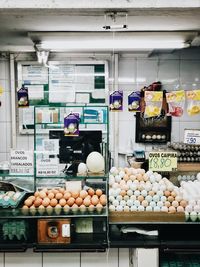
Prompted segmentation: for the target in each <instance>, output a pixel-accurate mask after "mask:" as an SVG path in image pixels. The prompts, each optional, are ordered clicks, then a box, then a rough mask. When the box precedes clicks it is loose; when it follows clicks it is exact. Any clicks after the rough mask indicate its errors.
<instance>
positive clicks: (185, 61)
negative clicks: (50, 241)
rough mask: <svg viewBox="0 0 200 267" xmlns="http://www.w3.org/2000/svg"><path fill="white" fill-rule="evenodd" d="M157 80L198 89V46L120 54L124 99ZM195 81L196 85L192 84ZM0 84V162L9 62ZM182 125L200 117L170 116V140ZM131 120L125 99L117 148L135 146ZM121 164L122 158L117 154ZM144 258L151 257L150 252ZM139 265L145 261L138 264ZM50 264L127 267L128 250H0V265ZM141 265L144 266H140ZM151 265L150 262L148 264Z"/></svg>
mask: <svg viewBox="0 0 200 267" xmlns="http://www.w3.org/2000/svg"><path fill="white" fill-rule="evenodd" d="M156 80H160V81H162V83H163V84H164V88H165V89H167V90H171V89H174V88H175V87H176V86H177V85H179V84H181V86H182V87H183V88H184V89H190V88H200V49H193V50H184V51H183V52H177V53H172V54H167V53H165V54H160V55H155V56H151V57H150V58H136V57H131V58H127V57H120V59H119V88H120V89H123V90H124V94H125V99H127V96H128V94H129V93H130V92H131V91H134V90H136V89H140V88H141V87H142V86H144V85H149V84H150V83H152V82H154V81H156ZM195 84H196V85H195ZM0 85H1V86H3V88H4V94H3V95H2V96H0V100H1V101H2V106H1V107H0V161H2V160H6V159H8V155H9V150H10V144H11V116H10V87H9V62H8V61H7V60H0ZM184 128H200V116H196V117H189V116H188V115H187V114H184V116H183V117H182V118H180V119H179V118H176V119H173V122H172V140H174V141H179V140H182V139H183V129H184ZM134 131H135V121H134V116H133V114H130V113H128V111H127V103H126V101H125V106H124V111H123V112H122V113H120V114H119V150H120V151H121V152H124V151H125V152H126V151H129V150H133V149H136V148H138V146H140V145H138V144H135V137H134V135H135V134H134ZM17 142H18V144H17V145H18V148H24V149H31V148H33V137H32V136H18V137H17ZM120 164H121V165H122V166H123V164H125V163H124V157H120ZM148 252H149V253H150V254H149V256H148V255H147V253H146V251H145V254H144V255H145V258H146V259H147V263H148V262H149V261H148V259H151V257H153V256H155V254H152V253H151V252H150V251H148ZM141 264H145V263H142V262H141ZM27 265H28V266H32V267H42V266H45V267H47V266H48V267H51V266H56V265H59V266H70V267H71V266H72V267H75V266H78V267H86V266H94V265H95V266H102V265H103V266H105V267H106V266H109V267H114V266H115V267H128V266H129V250H128V249H109V250H108V251H107V252H106V253H81V254H79V253H75V254H73V253H70V254H69V253H59V254H57V253H51V254H48V253H43V254H42V253H33V252H31V251H28V252H26V253H24V254H23V253H11V254H10V253H0V267H3V266H4V267H12V266H13V267H15V266H22V267H23V266H27ZM140 266H141V267H145V266H146V265H140ZM151 266H152V267H153V265H151Z"/></svg>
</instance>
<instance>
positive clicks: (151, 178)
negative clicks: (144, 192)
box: [149, 174, 156, 184]
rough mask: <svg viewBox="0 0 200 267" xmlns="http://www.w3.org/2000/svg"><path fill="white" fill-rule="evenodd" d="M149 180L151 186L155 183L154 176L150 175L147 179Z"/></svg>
mask: <svg viewBox="0 0 200 267" xmlns="http://www.w3.org/2000/svg"><path fill="white" fill-rule="evenodd" d="M149 180H150V182H151V183H152V184H153V183H155V181H156V178H155V176H154V175H153V174H152V175H151V176H150V177H149Z"/></svg>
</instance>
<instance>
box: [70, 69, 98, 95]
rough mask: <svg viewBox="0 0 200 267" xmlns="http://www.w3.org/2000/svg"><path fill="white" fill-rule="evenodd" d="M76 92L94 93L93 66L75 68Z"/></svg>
mask: <svg viewBox="0 0 200 267" xmlns="http://www.w3.org/2000/svg"><path fill="white" fill-rule="evenodd" d="M75 72H76V80H75V86H76V92H92V91H94V66H76V69H75Z"/></svg>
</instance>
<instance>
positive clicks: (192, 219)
mask: <svg viewBox="0 0 200 267" xmlns="http://www.w3.org/2000/svg"><path fill="white" fill-rule="evenodd" d="M197 218H198V215H197V213H196V211H192V212H190V219H191V221H193V222H195V221H196V220H197Z"/></svg>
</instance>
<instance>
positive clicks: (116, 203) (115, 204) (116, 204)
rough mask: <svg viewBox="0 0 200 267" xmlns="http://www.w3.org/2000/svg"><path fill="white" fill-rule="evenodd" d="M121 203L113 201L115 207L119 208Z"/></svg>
mask: <svg viewBox="0 0 200 267" xmlns="http://www.w3.org/2000/svg"><path fill="white" fill-rule="evenodd" d="M119 203H120V202H119V201H118V200H116V199H115V200H114V201H113V205H114V206H115V207H117V206H119Z"/></svg>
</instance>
